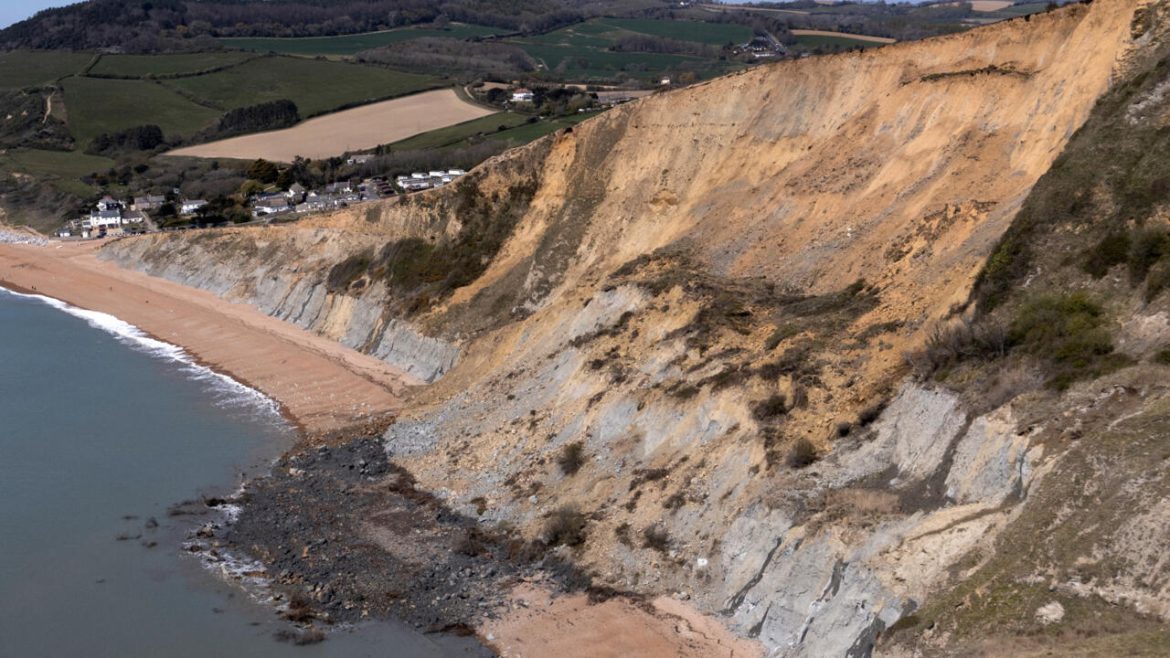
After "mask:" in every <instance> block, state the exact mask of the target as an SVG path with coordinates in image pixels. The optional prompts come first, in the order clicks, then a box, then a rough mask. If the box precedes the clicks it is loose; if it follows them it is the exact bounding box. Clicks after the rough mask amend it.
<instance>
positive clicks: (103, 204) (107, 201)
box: [97, 195, 122, 212]
mask: <svg viewBox="0 0 1170 658" xmlns="http://www.w3.org/2000/svg"><path fill="white" fill-rule="evenodd" d="M97 207H98V210H101V211H103V212H104V211H109V210H121V209H122V202H121V201H118V200H117V199H115V198H114V197H112V196H109V195H106V196H104V197H102V198H101V201H98V202H97Z"/></svg>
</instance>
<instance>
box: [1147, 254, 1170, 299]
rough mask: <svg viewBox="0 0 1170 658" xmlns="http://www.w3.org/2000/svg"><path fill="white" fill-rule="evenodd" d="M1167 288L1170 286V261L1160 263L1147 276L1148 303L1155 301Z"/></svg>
mask: <svg viewBox="0 0 1170 658" xmlns="http://www.w3.org/2000/svg"><path fill="white" fill-rule="evenodd" d="M1166 288H1170V263H1158V264H1157V265H1155V266H1154V267H1153V269H1151V270H1150V273H1149V275H1148V276H1146V293H1145V295H1144V297H1145V300H1146V303H1147V304H1149V303H1150V302H1152V301H1154V299H1155V298H1156V297H1157V296H1158V295H1160V294H1162V291H1163V290H1165V289H1166Z"/></svg>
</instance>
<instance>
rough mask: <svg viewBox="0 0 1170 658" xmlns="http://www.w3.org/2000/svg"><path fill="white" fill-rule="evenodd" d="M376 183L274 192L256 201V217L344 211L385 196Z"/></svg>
mask: <svg viewBox="0 0 1170 658" xmlns="http://www.w3.org/2000/svg"><path fill="white" fill-rule="evenodd" d="M381 191H382V188H381V186H380V185H379V184H378V182H377V181H376V180H375V179H369V180H366V181H363V182H361V183H358V184H355V183H353V182H350V181H341V182H338V183H330V184H329V185H326V186H325V187H323V188H321V189H319V190H312V191H307V190H306V189H305V187H304V186H303V185H301V184H300V183H293V184H292V185H291V186H290V187H289V188H288V190H287V191H284V192H271V193H268V194H261V195H257V196H255V197H253V198H252V201H251V206H252V217H254V218H256V219H259V218H261V217H271V216H273V215H283V214H285V213H294V212H295V213H305V212H323V211H327V210H336V209H338V208H344V207H346V206H349V205H351V204H354V203H358V202H361V201H369V200H373V199H378V198H381V197H382V196H383V194H382V193H381Z"/></svg>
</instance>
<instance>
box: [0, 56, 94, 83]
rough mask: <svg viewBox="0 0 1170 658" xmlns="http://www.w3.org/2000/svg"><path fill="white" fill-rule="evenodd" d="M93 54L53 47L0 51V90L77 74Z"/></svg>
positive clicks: (49, 81)
mask: <svg viewBox="0 0 1170 658" xmlns="http://www.w3.org/2000/svg"><path fill="white" fill-rule="evenodd" d="M92 60H93V55H90V54H86V53H70V52H63V51H56V50H39V51H35V52H32V51H27V50H14V51H11V52H6V53H0V89H14V88H15V89H19V88H23V87H34V86H40V85H44V84H48V83H51V82H54V81H56V80H58V79H60V78H63V77H65V76H67V75H73V74H74V73H79V72H80V71H81V70H82V69H84V68H85V67H86V66H87V65H88V64H89V63H90V62H91V61H92Z"/></svg>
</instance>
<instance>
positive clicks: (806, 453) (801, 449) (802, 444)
mask: <svg viewBox="0 0 1170 658" xmlns="http://www.w3.org/2000/svg"><path fill="white" fill-rule="evenodd" d="M818 459H820V455H819V454H817V447H816V446H814V445H813V443H812V441H809V440H808V439H806V438H804V437H801V438H799V439H797V440H796V443H794V444H793V445H792V450H791V451H789V453H788V459H787V462H788V465H789V466H790V467H792V468H804V467H806V466H811V465H813V464H815V463H816V462H817V460H818Z"/></svg>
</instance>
